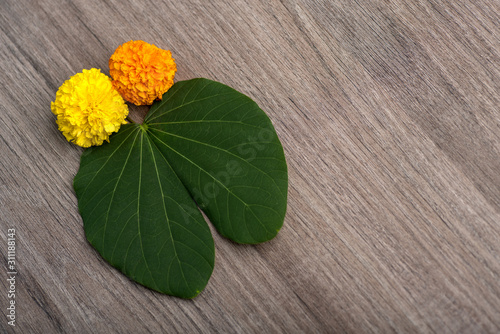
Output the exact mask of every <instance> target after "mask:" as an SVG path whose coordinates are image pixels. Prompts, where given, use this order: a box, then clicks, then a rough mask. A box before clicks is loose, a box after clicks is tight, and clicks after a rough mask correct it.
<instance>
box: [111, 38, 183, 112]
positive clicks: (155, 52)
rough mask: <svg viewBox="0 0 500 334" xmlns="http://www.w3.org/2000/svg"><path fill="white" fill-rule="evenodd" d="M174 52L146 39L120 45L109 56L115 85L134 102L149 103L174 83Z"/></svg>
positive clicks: (158, 97) (126, 98) (175, 68)
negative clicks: (147, 41)
mask: <svg viewBox="0 0 500 334" xmlns="http://www.w3.org/2000/svg"><path fill="white" fill-rule="evenodd" d="M176 71H177V67H176V65H175V61H174V59H173V58H172V53H171V52H170V51H168V50H162V49H160V48H158V47H157V46H154V45H151V44H148V43H146V42H144V41H130V42H127V43H125V44H122V45H120V46H119V47H118V48H117V49H116V51H115V53H113V55H112V56H111V58H110V59H109V73H110V75H111V77H112V78H113V86H114V87H115V88H116V90H117V91H118V92H120V94H122V96H123V98H124V99H125V100H127V101H129V102H131V103H134V104H135V105H150V104H152V103H153V101H154V100H156V99H160V100H161V98H162V95H163V94H164V93H165V92H166V91H167V90H168V89H169V88H170V87H172V85H173V84H174V75H175V72H176Z"/></svg>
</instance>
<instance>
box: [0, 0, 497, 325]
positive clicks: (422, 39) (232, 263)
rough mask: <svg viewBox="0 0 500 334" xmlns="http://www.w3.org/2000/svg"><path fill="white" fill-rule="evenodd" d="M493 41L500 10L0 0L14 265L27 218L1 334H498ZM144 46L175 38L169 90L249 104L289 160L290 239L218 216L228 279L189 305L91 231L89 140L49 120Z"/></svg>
mask: <svg viewBox="0 0 500 334" xmlns="http://www.w3.org/2000/svg"><path fill="white" fill-rule="evenodd" d="M499 36H500V2H498V1H496V0H463V1H449V0H379V1H359V0H355V1H347V0H326V1H320V0H318V1H307V0H296V1H294V0H290V1H282V2H281V1H276V0H270V1H259V0H247V1H243V0H235V1H228V2H226V3H222V2H214V3H212V2H210V1H199V0H189V1H182V2H180V1H171V0H159V1H139V0H128V1H123V0H109V1H104V0H67V1H57V0H39V1H27V0H2V2H1V4H0V65H1V68H2V70H1V71H0V81H1V82H2V88H3V89H1V90H0V211H1V214H0V228H1V233H0V235H1V240H0V251H1V254H2V261H3V262H2V263H4V265H6V260H7V238H6V232H7V229H8V228H15V229H16V231H17V262H18V275H17V285H16V287H17V323H16V327H15V328H13V327H11V326H8V325H7V322H6V317H5V316H6V312H7V311H6V307H7V302H8V301H7V296H6V291H7V289H8V286H7V281H6V275H7V274H6V270H4V269H2V271H3V273H2V274H1V277H2V279H1V280H0V289H1V291H0V295H1V297H0V301H1V307H0V308H1V310H2V312H1V313H2V319H1V320H0V331H2V332H18V333H73V332H78V333H147V332H151V333H159V332H169V333H172V332H180V333H186V332H202V333H215V332H227V333H233V332H243V333H263V332H265V333H280V332H283V333H285V332H286V333H296V332H308V333H313V332H319V333H323V332H352V333H364V332H381V333H390V332H400V333H414V332H421V333H428V332H429V333H431V332H437V333H495V332H499V331H500V173H499V171H500V155H499V154H500V38H499ZM131 39H142V40H145V41H148V42H151V43H154V44H156V45H158V46H159V47H162V48H165V49H170V50H172V53H173V55H174V58H175V59H176V60H177V64H178V73H177V76H176V80H186V79H190V78H194V77H207V78H209V79H212V80H217V81H220V82H222V83H225V84H227V85H229V86H232V87H234V88H235V89H237V90H239V91H242V92H243V93H245V94H247V95H249V96H250V97H251V98H253V99H254V100H255V101H256V102H257V103H258V104H259V105H260V107H261V108H262V109H263V110H264V111H266V113H267V114H268V115H269V117H270V118H271V120H272V122H273V123H274V125H275V127H276V130H277V132H278V135H279V136H280V138H281V140H282V143H283V146H284V149H285V153H286V157H287V161H288V166H289V184H290V189H289V202H288V212H287V216H286V219H285V224H284V227H283V229H282V230H281V232H280V233H279V235H278V237H277V238H275V239H274V240H272V241H271V242H268V243H265V244H262V245H258V246H241V245H236V244H234V243H231V242H230V241H228V240H226V239H224V238H221V237H220V236H219V235H218V234H217V233H215V231H214V230H213V228H212V232H213V234H214V240H215V245H216V266H215V270H214V273H213V276H212V278H211V280H210V282H209V284H208V286H207V288H206V290H205V291H204V292H203V293H202V294H201V295H200V296H198V297H197V298H196V299H194V300H191V301H189V300H181V299H178V298H174V297H169V296H166V295H161V294H159V293H155V292H153V291H151V290H148V289H146V288H144V287H142V286H139V285H137V284H135V283H133V282H131V281H130V280H129V279H127V278H126V277H125V276H123V275H122V274H121V273H119V272H118V271H117V270H115V269H113V268H112V267H110V266H109V265H108V264H107V263H106V262H105V261H104V260H102V259H101V257H100V256H99V254H98V253H97V252H96V251H95V250H94V249H93V248H92V247H91V246H90V245H89V244H88V243H87V241H86V239H85V236H84V233H83V226H82V220H81V218H80V216H79V214H78V210H77V202H76V198H75V194H74V191H73V188H72V180H73V177H74V175H75V174H76V172H77V170H78V165H79V157H80V154H81V152H82V149H81V148H79V147H76V146H74V145H72V144H69V143H67V142H66V141H65V139H64V137H63V136H62V135H61V134H60V133H59V132H58V130H57V126H56V124H55V117H54V116H53V115H52V113H51V111H50V102H51V101H53V100H54V98H55V92H56V91H57V88H58V87H59V86H60V85H61V84H62V83H63V82H64V80H66V79H68V78H69V77H70V76H71V75H73V74H75V73H77V72H80V71H81V70H82V69H84V68H91V67H97V68H101V69H103V71H104V72H105V73H109V71H108V67H107V61H108V58H109V57H110V55H111V54H112V52H113V51H114V50H115V48H116V47H117V46H118V45H119V44H121V43H123V42H126V41H128V40H131ZM144 113H145V110H144V109H140V110H139V109H134V115H133V117H134V118H136V119H140V118H141V117H143V115H144ZM2 268H4V266H2Z"/></svg>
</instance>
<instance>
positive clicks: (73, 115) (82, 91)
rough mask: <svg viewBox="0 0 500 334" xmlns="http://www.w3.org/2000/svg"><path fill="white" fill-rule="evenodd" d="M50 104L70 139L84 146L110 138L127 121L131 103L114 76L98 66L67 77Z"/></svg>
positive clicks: (98, 143)
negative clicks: (106, 73) (104, 72)
mask: <svg viewBox="0 0 500 334" xmlns="http://www.w3.org/2000/svg"><path fill="white" fill-rule="evenodd" d="M50 108H51V110H52V112H53V113H54V114H56V115H57V121H56V122H57V125H58V126H59V130H60V131H61V132H62V133H63V135H64V136H65V137H66V139H67V140H68V141H70V142H71V141H72V142H74V143H75V144H77V145H79V146H82V147H89V146H92V145H102V143H103V141H104V140H106V141H108V142H109V135H110V134H112V133H113V132H115V131H118V130H119V129H120V126H121V124H124V123H126V122H125V117H127V115H128V106H127V105H126V104H125V101H123V98H122V97H121V96H120V94H119V93H118V92H117V91H116V90H115V89H114V88H113V85H112V84H111V79H110V78H109V77H108V76H107V75H105V74H103V73H101V70H99V69H96V68H93V69H90V70H83V72H82V73H78V74H75V75H74V76H72V77H71V78H70V79H69V80H66V81H65V82H64V83H63V84H62V85H61V87H59V90H58V91H57V93H56V100H55V101H54V102H52V103H51V104H50Z"/></svg>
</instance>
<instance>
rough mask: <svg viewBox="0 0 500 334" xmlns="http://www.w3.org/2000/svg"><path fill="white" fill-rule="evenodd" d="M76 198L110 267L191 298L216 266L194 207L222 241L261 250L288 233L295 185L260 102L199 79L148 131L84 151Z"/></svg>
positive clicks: (149, 120) (183, 85) (159, 110)
mask: <svg viewBox="0 0 500 334" xmlns="http://www.w3.org/2000/svg"><path fill="white" fill-rule="evenodd" d="M74 188H75V192H76V195H77V197H78V206H79V210H80V213H81V215H82V218H83V221H84V228H85V233H86V236H87V239H88V240H89V242H90V243H91V244H92V245H93V246H94V247H95V248H96V249H97V250H98V251H99V253H100V254H101V255H102V257H103V258H104V259H106V260H107V261H108V262H109V263H110V264H111V265H113V266H114V267H116V268H118V269H119V270H121V271H122V272H123V273H125V274H126V275H127V276H129V277H130V278H132V279H133V280H135V281H137V282H139V283H141V284H143V285H145V286H147V287H149V288H152V289H154V290H157V291H160V292H163V293H167V294H171V295H175V296H179V297H183V298H192V297H194V296H196V295H197V294H198V293H199V292H200V291H201V290H203V289H204V287H205V286H206V284H207V282H208V280H209V278H210V275H211V273H212V271H213V266H214V257H215V255H214V244H213V239H212V236H211V234H210V230H209V228H208V226H207V224H206V222H205V221H204V219H203V216H202V215H201V213H200V211H199V210H198V209H197V206H196V204H198V206H199V207H200V208H201V209H202V210H203V211H204V212H205V213H206V215H207V216H208V218H209V219H210V221H211V222H212V223H213V224H214V226H215V227H216V228H217V230H218V231H219V233H220V234H222V235H223V236H225V237H227V238H230V239H231V240H234V241H236V242H238V243H260V242H264V241H267V240H270V239H272V238H273V237H274V236H276V234H277V233H278V231H279V230H280V228H281V226H282V225H283V220H284V216H285V212H286V204H287V203H286V201H287V190H288V176H287V165H286V161H285V156H284V153H283V148H282V146H281V143H280V141H279V139H278V137H277V135H276V132H275V130H274V128H273V126H272V124H271V122H270V120H269V118H268V117H267V116H266V114H265V113H264V112H263V111H262V110H261V109H260V108H259V107H258V106H257V105H256V104H255V102H253V101H252V100H251V99H250V98H248V97H247V96H245V95H243V94H241V93H239V92H237V91H235V90H234V89H232V88H230V87H228V86H225V85H223V84H220V83H217V82H214V81H210V80H207V79H193V80H190V81H184V82H178V83H176V84H175V85H174V86H173V87H172V88H171V89H170V90H169V91H168V92H167V93H166V94H165V95H164V96H163V99H162V101H159V102H156V103H155V104H153V106H152V108H151V110H150V112H149V113H148V115H147V117H146V120H145V122H144V124H143V125H137V124H128V125H124V126H123V127H122V128H121V129H120V131H119V132H118V133H117V134H115V135H113V136H112V137H111V138H110V143H109V144H104V145H103V146H100V147H95V148H91V149H88V150H86V151H85V152H84V153H83V155H82V158H81V163H80V170H79V171H78V174H77V175H76V176H75V180H74ZM193 200H194V201H193Z"/></svg>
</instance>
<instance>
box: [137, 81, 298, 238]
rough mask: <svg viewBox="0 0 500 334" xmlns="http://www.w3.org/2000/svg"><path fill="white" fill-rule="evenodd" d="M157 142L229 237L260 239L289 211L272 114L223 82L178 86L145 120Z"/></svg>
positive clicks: (273, 233) (276, 228)
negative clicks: (267, 113)
mask: <svg viewBox="0 0 500 334" xmlns="http://www.w3.org/2000/svg"><path fill="white" fill-rule="evenodd" d="M145 124H147V125H148V133H149V134H150V137H151V140H152V141H153V142H154V143H155V145H156V146H157V147H158V149H159V150H160V151H161V152H162V154H163V155H164V156H165V157H166V159H167V160H168V161H169V162H170V164H171V166H172V168H173V169H174V170H175V172H176V174H177V175H178V176H179V178H180V179H181V181H182V183H183V184H184V185H185V187H186V188H187V189H188V191H189V192H190V194H191V196H192V197H193V198H194V199H195V200H196V202H197V203H198V205H199V206H200V208H201V209H202V210H203V211H204V212H205V213H206V215H207V216H208V218H209V219H210V221H211V222H212V223H213V224H214V225H215V227H216V228H217V230H218V231H219V233H220V234H222V235H223V236H225V237H227V238H230V239H232V240H233V241H236V242H238V243H260V242H264V241H267V240H270V239H272V238H274V237H275V236H276V234H277V233H278V231H279V230H280V228H281V226H282V225H283V219H284V217H285V212H286V204H287V191H288V174H287V165H286V161H285V156H284V153H283V147H282V146H281V143H280V141H279V139H278V136H277V135H276V132H275V130H274V127H273V125H272V123H271V121H270V120H269V118H268V117H267V115H266V114H265V113H264V112H263V111H262V110H261V109H260V108H259V107H258V106H257V104H256V103H255V102H253V101H252V100H251V99H250V98H249V97H247V96H245V95H243V94H241V93H239V92H237V91H236V90H234V89H232V88H230V87H228V86H225V85H223V84H221V83H218V82H214V81H210V80H207V79H193V80H189V81H184V82H178V83H176V84H175V85H174V86H173V87H172V88H171V89H170V90H169V91H168V92H167V93H166V94H165V95H164V96H163V101H161V102H159V103H156V104H154V105H153V106H152V108H151V110H150V111H149V113H148V115H147V116H146V119H145Z"/></svg>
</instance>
